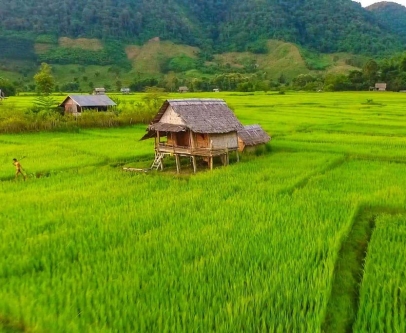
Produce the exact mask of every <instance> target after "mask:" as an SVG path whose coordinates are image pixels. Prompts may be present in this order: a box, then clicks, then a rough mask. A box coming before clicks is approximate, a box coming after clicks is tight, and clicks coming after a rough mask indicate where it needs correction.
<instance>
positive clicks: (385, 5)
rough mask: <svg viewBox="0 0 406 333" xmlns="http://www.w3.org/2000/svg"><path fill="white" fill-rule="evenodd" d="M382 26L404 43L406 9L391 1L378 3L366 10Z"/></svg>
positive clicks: (405, 37)
mask: <svg viewBox="0 0 406 333" xmlns="http://www.w3.org/2000/svg"><path fill="white" fill-rule="evenodd" d="M367 9H368V10H369V11H371V12H372V13H373V14H374V15H375V17H376V18H377V19H378V20H379V21H380V22H382V24H383V25H384V26H385V27H386V28H387V29H389V30H390V31H393V32H395V33H397V34H398V35H399V36H400V38H402V39H403V40H404V41H406V7H405V6H402V5H399V4H397V3H395V2H391V1H380V2H377V3H375V4H373V5H371V6H369V7H368V8H367Z"/></svg>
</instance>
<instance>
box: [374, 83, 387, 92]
mask: <svg viewBox="0 0 406 333" xmlns="http://www.w3.org/2000/svg"><path fill="white" fill-rule="evenodd" d="M386 86H387V85H386V83H375V88H374V90H375V91H386Z"/></svg>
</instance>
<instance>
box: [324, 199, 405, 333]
mask: <svg viewBox="0 0 406 333" xmlns="http://www.w3.org/2000/svg"><path fill="white" fill-rule="evenodd" d="M381 214H390V215H398V214H406V210H405V209H403V208H398V207H389V206H370V205H367V204H361V205H359V206H358V207H357V208H356V210H355V211H354V215H353V217H352V221H351V226H350V230H349V233H348V235H346V236H345V237H344V238H343V240H342V242H341V246H340V250H339V252H338V255H337V260H336V263H335V265H334V276H333V283H332V286H331V294H330V298H329V301H328V304H327V308H326V312H325V313H326V314H325V318H324V322H323V324H322V327H321V330H322V332H326V333H327V332H331V333H347V332H353V325H354V323H355V321H356V319H357V313H358V309H359V302H360V289H361V284H362V280H363V277H364V265H365V260H366V258H367V255H368V246H369V242H370V240H371V237H372V235H373V232H374V230H375V223H376V219H377V217H378V216H379V215H381Z"/></svg>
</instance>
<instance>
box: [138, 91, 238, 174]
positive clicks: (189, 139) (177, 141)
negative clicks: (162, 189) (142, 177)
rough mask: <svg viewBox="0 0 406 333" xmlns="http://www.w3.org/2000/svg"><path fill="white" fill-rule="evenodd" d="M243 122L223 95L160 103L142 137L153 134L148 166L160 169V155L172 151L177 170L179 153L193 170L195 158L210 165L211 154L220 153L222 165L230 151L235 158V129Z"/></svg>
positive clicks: (227, 159)
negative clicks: (212, 97)
mask: <svg viewBox="0 0 406 333" xmlns="http://www.w3.org/2000/svg"><path fill="white" fill-rule="evenodd" d="M242 128H243V126H242V125H241V123H240V122H239V121H238V119H237V118H236V116H235V115H234V113H233V111H231V110H230V108H229V107H228V106H227V104H226V102H225V101H224V100H222V99H195V98H192V99H173V100H167V101H165V102H164V103H163V105H162V106H161V108H160V110H159V112H158V114H157V115H156V116H155V118H154V120H153V121H152V122H151V124H150V125H149V126H148V129H147V131H148V133H147V134H145V135H144V137H142V139H141V140H145V139H149V138H155V160H154V163H153V164H152V167H151V168H156V169H158V168H161V170H162V169H163V163H162V159H163V158H164V157H165V156H168V155H173V156H175V159H176V168H177V171H178V172H180V160H179V158H180V157H181V156H186V157H189V158H190V159H191V161H192V164H193V171H194V172H196V158H202V159H203V160H205V161H207V162H208V164H209V166H210V169H212V168H213V158H214V157H216V156H220V157H221V160H222V162H223V164H224V165H227V164H228V163H229V153H230V152H232V151H235V152H236V153H237V159H238V135H237V131H239V130H241V129H242Z"/></svg>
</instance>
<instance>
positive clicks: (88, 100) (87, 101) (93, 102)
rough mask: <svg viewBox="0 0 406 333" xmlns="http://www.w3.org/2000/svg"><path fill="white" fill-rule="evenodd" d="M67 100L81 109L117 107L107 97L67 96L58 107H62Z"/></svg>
mask: <svg viewBox="0 0 406 333" xmlns="http://www.w3.org/2000/svg"><path fill="white" fill-rule="evenodd" d="M69 99H72V100H73V101H74V102H75V104H77V105H78V106H81V107H97V106H100V107H102V106H115V105H117V104H116V103H114V102H113V101H112V100H111V99H110V98H109V97H108V96H107V95H69V96H68V97H66V98H65V100H64V101H63V102H62V103H61V104H60V105H59V106H64V105H65V103H66V102H67V101H68V100H69Z"/></svg>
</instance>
